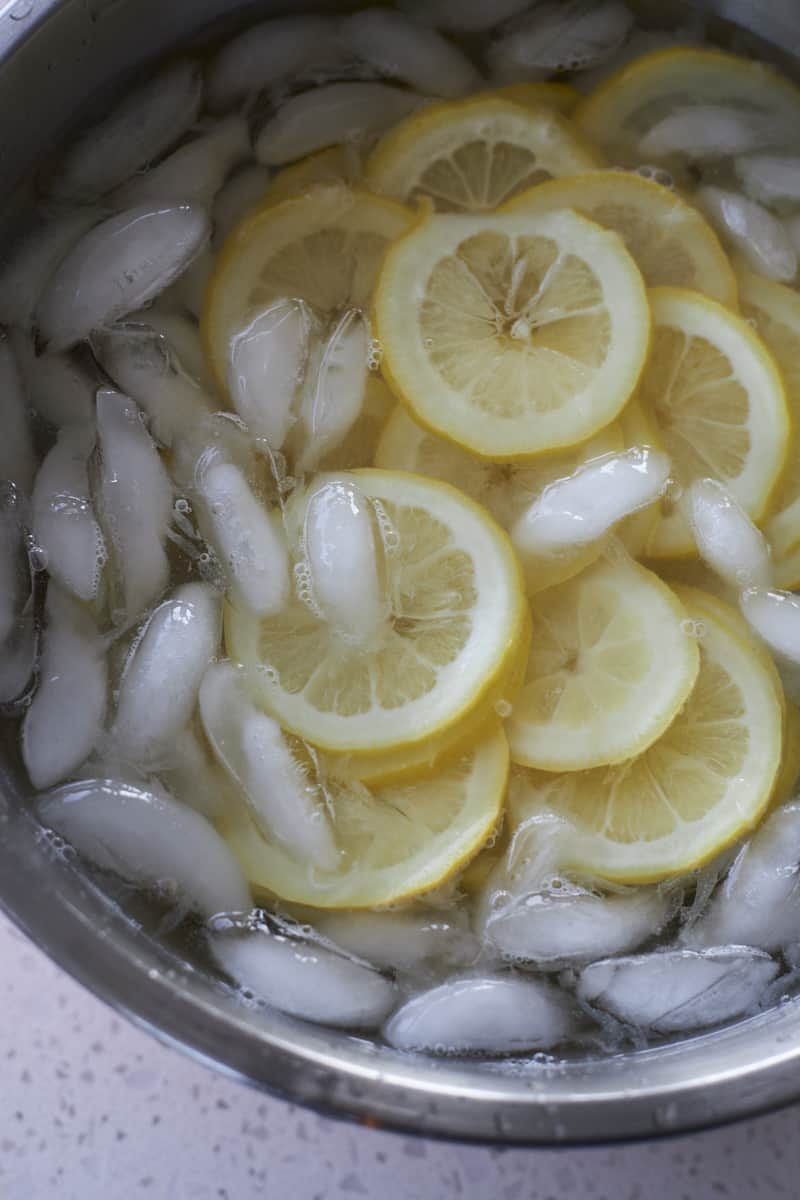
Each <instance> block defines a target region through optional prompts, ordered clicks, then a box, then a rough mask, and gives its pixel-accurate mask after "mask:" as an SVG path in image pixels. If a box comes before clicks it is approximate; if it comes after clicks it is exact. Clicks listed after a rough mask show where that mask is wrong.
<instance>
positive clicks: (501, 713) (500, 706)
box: [494, 700, 514, 721]
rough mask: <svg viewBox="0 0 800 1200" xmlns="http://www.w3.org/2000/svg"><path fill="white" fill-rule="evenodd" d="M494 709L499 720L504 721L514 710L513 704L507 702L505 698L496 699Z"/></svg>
mask: <svg viewBox="0 0 800 1200" xmlns="http://www.w3.org/2000/svg"><path fill="white" fill-rule="evenodd" d="M494 711H495V712H496V713H497V715H498V717H499V718H500V720H501V721H506V720H508V718H509V717H510V716H511V714H512V713H513V711H514V706H513V705H512V704H509V703H508V701H507V700H496V701H495V704H494Z"/></svg>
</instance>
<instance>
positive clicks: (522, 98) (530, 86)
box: [492, 80, 583, 117]
mask: <svg viewBox="0 0 800 1200" xmlns="http://www.w3.org/2000/svg"><path fill="white" fill-rule="evenodd" d="M492 95H494V96H500V97H501V99H503V100H513V101H514V103H515V104H521V105H522V106H523V108H535V109H539V108H553V109H555V111H556V112H558V113H561V115H562V117H568V116H569V115H570V113H571V112H572V111H573V109H574V108H575V106H576V105H577V104H578V102H579V101H580V100H582V99H583V97H582V96H581V93H580V92H579V91H578V89H577V88H574V87H572V85H571V84H569V83H554V82H553V81H552V80H548V81H547V82H544V83H508V84H506V86H505V87H500V88H495V90H494V91H493V93H492Z"/></svg>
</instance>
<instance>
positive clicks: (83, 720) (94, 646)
mask: <svg viewBox="0 0 800 1200" xmlns="http://www.w3.org/2000/svg"><path fill="white" fill-rule="evenodd" d="M104 650H105V648H104V643H103V641H102V639H101V637H100V635H99V633H98V631H97V627H96V626H95V624H94V622H93V621H92V618H91V617H90V616H89V614H88V613H87V612H86V610H85V609H84V608H83V606H82V605H80V604H78V603H77V601H75V600H74V599H72V598H71V597H69V596H67V595H66V594H65V593H63V592H60V591H59V589H58V588H57V587H56V586H55V585H54V584H53V583H51V584H50V587H49V588H48V593H47V606H46V628H45V632H44V637H43V648H42V656H41V662H40V664H39V684H38V687H37V689H36V694H35V696H34V698H33V701H32V703H31V705H30V707H29V708H28V711H27V713H26V714H25V720H24V721H23V725H22V757H23V759H24V762H25V767H26V770H27V772H28V775H29V776H30V780H31V783H32V784H33V786H34V787H35V788H37V789H39V790H41V789H42V788H49V787H53V786H54V785H55V784H57V783H61V782H62V780H64V779H66V778H67V777H68V776H69V775H70V774H71V773H72V772H73V771H76V770H77V769H78V767H80V765H81V763H82V762H84V761H85V760H86V759H87V758H88V757H89V755H90V754H91V752H92V750H93V749H94V747H95V746H96V745H97V742H98V740H99V737H100V732H101V729H102V725H103V720H104V718H105V712H106V694H107V689H108V672H107V669H106V662H105V652H104Z"/></svg>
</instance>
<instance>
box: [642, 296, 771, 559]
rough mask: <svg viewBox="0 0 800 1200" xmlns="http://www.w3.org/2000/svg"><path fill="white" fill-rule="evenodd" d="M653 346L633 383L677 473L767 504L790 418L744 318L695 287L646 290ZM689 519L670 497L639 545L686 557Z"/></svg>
mask: <svg viewBox="0 0 800 1200" xmlns="http://www.w3.org/2000/svg"><path fill="white" fill-rule="evenodd" d="M650 304H651V309H652V313H653V346H652V350H651V353H650V357H649V359H648V362H647V366H646V367H645V370H644V372H643V374H642V379H641V382H640V385H639V388H638V390H637V397H638V399H639V401H640V403H641V404H642V407H643V408H644V409H645V410H646V411H647V412H648V413H649V415H650V417H651V419H652V420H653V421H654V423H655V425H656V428H657V430H658V432H659V435H660V438H661V441H662V444H663V446H664V448H665V449H666V451H667V453H668V454H669V455H670V456H671V458H672V465H673V471H674V474H675V477H676V479H677V481H678V483H679V485H681V486H683V487H685V486H687V485H688V484H689V483H691V481H692V480H693V479H696V478H702V477H705V476H709V475H710V476H712V477H713V478H715V479H719V480H720V481H721V482H723V483H724V484H725V485H726V486H727V487H729V488H730V490H731V492H732V493H733V494H734V496H735V497H736V498H737V500H738V501H739V503H740V504H741V505H742V507H743V508H744V509H745V510H746V511H747V512H748V513H749V514H750V516H751V517H752V518H753V519H754V520H756V521H758V520H760V519H761V518H762V517H763V516H764V514H765V512H766V511H767V507H768V504H769V502H770V499H771V496H772V493H773V490H774V488H775V486H776V484H777V482H778V480H779V478H780V475H781V471H782V470H783V465H784V461H785V458H786V451H787V444H788V441H787V440H788V437H789V430H790V422H789V414H788V410H787V406H786V396H785V391H784V385H783V380H782V378H781V374H780V371H779V370H778V367H777V365H776V363H775V360H774V359H773V357H772V355H771V354H770V353H769V351H768V350H767V348H766V346H765V345H764V343H763V342H762V341H761V339H760V338H759V337H758V336H757V335H756V334H755V332H754V331H753V330H752V329H751V328H750V326H749V325H748V324H747V322H746V321H745V320H743V319H742V318H741V317H739V316H737V315H736V314H734V313H732V312H730V310H728V309H725V308H723V307H722V306H721V305H719V304H717V303H716V302H715V301H713V300H709V299H708V297H707V296H702V295H700V293H699V292H691V291H685V290H683V289H682V288H655V289H653V290H652V291H651V292H650ZM693 550H694V546H693V540H692V535H691V531H690V529H689V525H688V523H687V521H686V519H685V517H684V516H683V513H682V512H681V511H680V506H679V503H678V502H676V498H675V495H674V494H672V495H667V497H666V498H665V499H664V500H663V501H662V502H661V519H660V520H659V522H658V524H657V525H656V527H655V529H654V530H653V532H652V534H651V536H650V538H649V540H648V543H647V545H646V547H645V552H646V554H647V555H648V556H649V557H653V558H669V557H675V556H681V555H688V554H692V553H693Z"/></svg>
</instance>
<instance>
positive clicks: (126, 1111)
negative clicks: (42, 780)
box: [0, 918, 800, 1200]
mask: <svg viewBox="0 0 800 1200" xmlns="http://www.w3.org/2000/svg"><path fill="white" fill-rule="evenodd" d="M0 964H2V966H0V1064H1V1066H0V1200H51V1198H52V1200H129V1198H130V1200H135V1198H137V1197H142V1198H143V1200H162V1198H163V1200H256V1198H258V1200H284V1198H289V1200H358V1197H361V1196H366V1197H369V1198H370V1200H372V1198H375V1200H451V1198H452V1200H458V1198H461V1197H469V1198H474V1200H572V1198H576V1200H577V1198H580V1200H584V1198H586V1200H715V1198H717V1197H720V1198H722V1200H728V1198H730V1200H739V1198H741V1200H769V1198H771V1197H774V1196H777V1197H783V1196H785V1197H790V1198H792V1200H794V1198H795V1197H797V1196H798V1194H800V1184H799V1183H798V1180H799V1179H800V1137H798V1132H800V1109H791V1110H788V1111H785V1112H783V1113H780V1114H777V1115H776V1116H772V1117H765V1118H762V1119H760V1120H757V1121H751V1122H748V1123H746V1124H742V1125H738V1126H734V1127H732V1128H729V1129H724V1130H719V1131H716V1132H713V1133H705V1134H698V1135H695V1136H693V1137H684V1138H676V1139H673V1140H671V1141H663V1142H659V1143H647V1144H641V1145H637V1146H628V1147H615V1148H611V1149H600V1150H579V1151H567V1150H560V1151H541V1150H536V1151H525V1150H484V1149H480V1148H473V1147H463V1146H450V1145H445V1144H442V1143H434V1142H427V1141H421V1140H414V1139H409V1138H405V1137H401V1136H398V1135H393V1134H386V1133H376V1132H372V1131H369V1130H361V1129H356V1128H353V1127H351V1126H348V1125H343V1124H340V1123H337V1122H333V1121H328V1120H325V1119H323V1118H321V1117H317V1116H315V1115H314V1114H312V1113H309V1112H305V1111H304V1110H302V1109H298V1108H296V1107H294V1105H291V1104H285V1103H283V1102H281V1101H279V1100H272V1099H268V1098H266V1097H264V1096H261V1095H259V1094H258V1093H256V1092H254V1091H251V1090H250V1089H249V1088H246V1087H243V1086H242V1085H240V1084H236V1083H232V1082H230V1081H229V1080H227V1079H223V1078H222V1077H221V1076H219V1075H216V1074H215V1073H213V1072H211V1071H209V1070H207V1069H206V1068H204V1067H201V1066H198V1065H196V1064H195V1063H194V1062H191V1061H190V1060H189V1059H188V1058H185V1057H183V1056H182V1055H180V1054H178V1053H177V1052H175V1051H173V1050H168V1049H166V1048H165V1047H164V1046H161V1045H160V1044H159V1043H157V1042H156V1041H154V1040H153V1039H151V1038H150V1037H148V1036H147V1035H146V1034H144V1033H141V1032H139V1030H137V1029H134V1028H133V1027H132V1026H130V1025H128V1024H127V1022H125V1021H122V1020H120V1019H119V1018H117V1017H116V1016H115V1015H114V1014H113V1013H112V1012H111V1011H110V1010H109V1009H107V1008H106V1007H105V1006H104V1005H102V1004H101V1003H100V1002H99V1001H97V1000H95V999H94V997H93V996H91V995H89V993H88V992H85V991H84V990H83V989H82V988H81V987H79V986H78V985H77V984H75V983H73V982H72V980H71V979H69V978H68V977H67V976H66V975H64V974H63V973H62V972H61V971H60V970H58V968H56V967H55V966H53V965H52V964H51V963H50V962H49V961H48V960H47V959H46V958H45V957H44V955H42V954H41V953H40V952H39V951H38V950H36V949H35V948H34V947H33V946H31V944H30V943H29V942H27V941H26V940H25V939H24V938H23V937H22V935H21V934H19V933H17V931H16V930H14V929H12V928H11V927H10V926H9V925H8V924H7V923H6V922H5V921H4V920H3V919H2V918H0Z"/></svg>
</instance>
